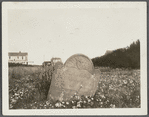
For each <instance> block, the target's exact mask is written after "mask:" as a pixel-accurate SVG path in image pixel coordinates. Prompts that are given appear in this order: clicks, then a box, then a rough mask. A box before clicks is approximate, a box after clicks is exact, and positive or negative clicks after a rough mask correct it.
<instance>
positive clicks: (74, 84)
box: [48, 54, 98, 101]
mask: <svg viewBox="0 0 149 117" xmlns="http://www.w3.org/2000/svg"><path fill="white" fill-rule="evenodd" d="M97 85H98V79H96V77H95V74H94V66H93V63H92V61H91V60H90V59H89V58H88V57H87V56H85V55H83V54H75V55H73V56H71V57H70V58H68V59H67V61H66V62H65V64H64V65H63V66H61V67H59V68H57V69H55V71H54V74H53V76H52V81H51V86H50V89H49V93H48V99H51V98H52V99H53V100H60V101H62V100H69V99H70V98H71V96H73V95H74V94H77V95H78V96H82V95H84V96H92V95H94V94H95V91H96V89H97Z"/></svg>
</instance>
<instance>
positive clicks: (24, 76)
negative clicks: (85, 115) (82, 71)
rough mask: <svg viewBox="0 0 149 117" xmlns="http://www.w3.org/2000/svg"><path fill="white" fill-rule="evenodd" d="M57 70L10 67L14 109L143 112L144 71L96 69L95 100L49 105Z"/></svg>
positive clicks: (84, 97)
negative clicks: (141, 100) (142, 82)
mask: <svg viewBox="0 0 149 117" xmlns="http://www.w3.org/2000/svg"><path fill="white" fill-rule="evenodd" d="M53 70H54V69H53V67H50V68H45V69H43V68H42V67H10V68H9V108H10V109H56V108H62V109H67V108H72V109H76V108H140V103H141V102H140V70H128V69H118V68H117V69H111V68H102V67H101V68H96V69H95V74H96V77H99V78H100V80H99V83H98V89H97V91H96V94H95V95H94V96H93V97H88V96H82V97H79V96H77V95H74V96H73V97H71V99H70V100H67V101H63V102H59V101H56V102H54V101H52V100H50V101H48V100H47V97H46V96H47V94H48V90H49V87H50V80H51V76H52V72H53Z"/></svg>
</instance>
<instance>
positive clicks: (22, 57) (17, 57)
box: [8, 52, 28, 64]
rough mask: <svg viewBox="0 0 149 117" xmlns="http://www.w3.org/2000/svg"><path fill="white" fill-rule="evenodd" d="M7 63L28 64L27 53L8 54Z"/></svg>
mask: <svg viewBox="0 0 149 117" xmlns="http://www.w3.org/2000/svg"><path fill="white" fill-rule="evenodd" d="M8 62H9V63H22V64H28V53H22V52H9V53H8Z"/></svg>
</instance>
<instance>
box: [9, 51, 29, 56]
mask: <svg viewBox="0 0 149 117" xmlns="http://www.w3.org/2000/svg"><path fill="white" fill-rule="evenodd" d="M26 55H28V53H26V52H23V53H22V52H9V53H8V56H26Z"/></svg>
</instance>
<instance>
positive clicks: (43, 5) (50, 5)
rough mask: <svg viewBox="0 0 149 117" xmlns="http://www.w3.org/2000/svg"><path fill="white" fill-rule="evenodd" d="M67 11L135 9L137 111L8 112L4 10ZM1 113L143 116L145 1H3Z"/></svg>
mask: <svg viewBox="0 0 149 117" xmlns="http://www.w3.org/2000/svg"><path fill="white" fill-rule="evenodd" d="M63 8H66V9H71V8H138V9H139V10H140V21H141V23H140V31H141V32H140V34H141V38H142V40H141V51H140V52H141V54H140V59H141V67H140V70H141V71H140V75H141V77H140V79H141V90H140V91H141V108H120V109H118V108H114V109H113V108H110V109H109V108H104V109H103V108H102V109H50V110H49V109H42V110H41V109H25V110H23V109H20V110H19V109H18V110H10V109H9V94H8V91H9V90H8V87H9V86H8V84H9V83H8V60H7V58H8V10H9V9H63ZM2 113H3V115H147V3H146V2H3V3H2Z"/></svg>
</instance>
